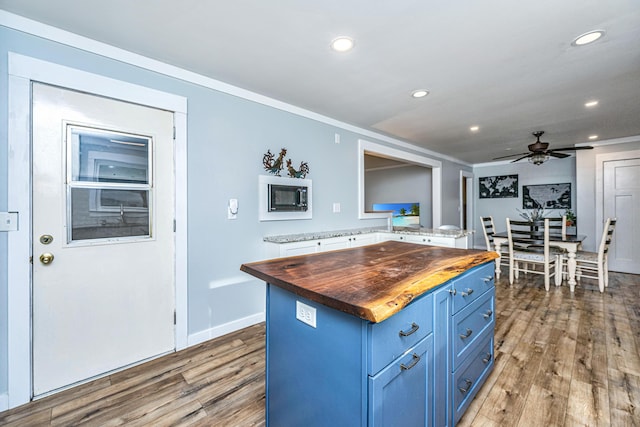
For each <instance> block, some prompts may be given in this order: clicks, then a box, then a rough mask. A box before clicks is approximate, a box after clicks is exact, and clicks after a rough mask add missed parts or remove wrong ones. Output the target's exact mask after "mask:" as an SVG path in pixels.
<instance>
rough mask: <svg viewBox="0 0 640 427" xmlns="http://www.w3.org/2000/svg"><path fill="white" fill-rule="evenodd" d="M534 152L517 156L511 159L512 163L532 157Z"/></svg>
mask: <svg viewBox="0 0 640 427" xmlns="http://www.w3.org/2000/svg"><path fill="white" fill-rule="evenodd" d="M533 154H534V153H529V154H527V155H526V156H522V157H518V158H517V159H515V160H511V163H515V162H517V161H518V160H522V159H526V158H527V157H531V156H532V155H533Z"/></svg>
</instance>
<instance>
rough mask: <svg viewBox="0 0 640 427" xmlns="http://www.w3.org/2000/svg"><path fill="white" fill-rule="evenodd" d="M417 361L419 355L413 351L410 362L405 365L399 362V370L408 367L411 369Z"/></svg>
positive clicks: (406, 369) (407, 368)
mask: <svg viewBox="0 0 640 427" xmlns="http://www.w3.org/2000/svg"><path fill="white" fill-rule="evenodd" d="M419 361H420V356H418V355H417V354H415V353H413V359H411V363H409V364H408V365H405V364H404V363H401V364H400V370H401V371H408V370H409V369H411V368H413V367H414V366H416V365H417V364H418V362H419Z"/></svg>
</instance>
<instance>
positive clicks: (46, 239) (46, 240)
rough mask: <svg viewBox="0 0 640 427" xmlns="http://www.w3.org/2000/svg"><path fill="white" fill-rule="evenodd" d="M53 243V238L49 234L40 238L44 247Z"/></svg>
mask: <svg viewBox="0 0 640 427" xmlns="http://www.w3.org/2000/svg"><path fill="white" fill-rule="evenodd" d="M51 242H53V236H51V235H49V234H43V235H42V236H40V243H42V244H43V245H48V244H49V243H51Z"/></svg>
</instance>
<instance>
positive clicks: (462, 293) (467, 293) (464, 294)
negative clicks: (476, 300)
mask: <svg viewBox="0 0 640 427" xmlns="http://www.w3.org/2000/svg"><path fill="white" fill-rule="evenodd" d="M472 293H473V289H471V288H467V292H460V295H462V296H463V297H467V296H469V295H471V294H472Z"/></svg>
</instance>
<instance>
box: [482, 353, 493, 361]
mask: <svg viewBox="0 0 640 427" xmlns="http://www.w3.org/2000/svg"><path fill="white" fill-rule="evenodd" d="M492 357H493V356H491V353H487V355H486V356H485V357H483V358H482V361H483V362H484V363H489V361H490V360H491V358H492Z"/></svg>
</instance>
